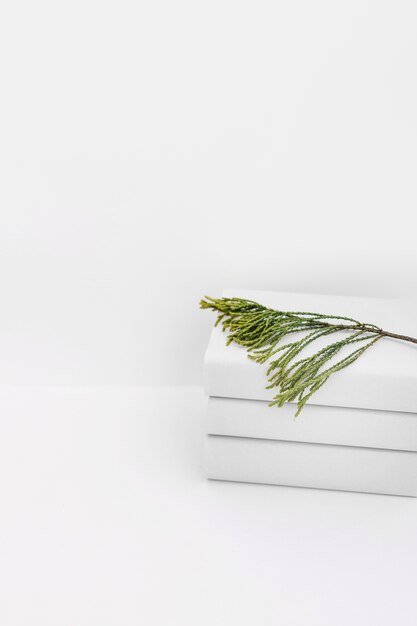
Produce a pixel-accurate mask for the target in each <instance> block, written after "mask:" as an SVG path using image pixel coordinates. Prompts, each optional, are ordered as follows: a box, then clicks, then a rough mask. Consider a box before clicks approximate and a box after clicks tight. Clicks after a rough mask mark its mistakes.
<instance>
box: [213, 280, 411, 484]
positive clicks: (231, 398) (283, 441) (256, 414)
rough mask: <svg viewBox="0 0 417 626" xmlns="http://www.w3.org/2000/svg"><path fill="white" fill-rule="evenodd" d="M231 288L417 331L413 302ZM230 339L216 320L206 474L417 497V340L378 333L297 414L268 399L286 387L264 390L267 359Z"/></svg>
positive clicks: (281, 305) (263, 299) (274, 304)
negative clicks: (376, 338)
mask: <svg viewBox="0 0 417 626" xmlns="http://www.w3.org/2000/svg"><path fill="white" fill-rule="evenodd" d="M223 296H225V297H229V298H232V297H239V298H246V299H248V300H254V301H256V302H258V303H260V304H263V305H264V306H267V307H270V308H274V309H278V310H281V311H311V312H315V313H325V314H329V315H341V316H346V317H351V318H354V319H357V320H359V321H361V322H364V323H372V324H376V325H377V326H379V327H381V328H384V330H387V331H390V332H394V333H400V334H404V335H409V336H412V337H417V305H416V303H415V302H412V301H410V302H407V301H401V300H382V299H371V298H348V297H339V296H321V295H320V296H318V295H306V294H294V293H275V292H262V291H247V290H242V289H234V290H231V289H228V290H226V291H225V292H224V293H223ZM213 321H214V319H213ZM345 332H346V331H345ZM226 339H227V334H226V333H223V332H222V329H221V326H217V327H215V328H214V329H213V332H212V334H211V337H210V341H209V345H208V348H207V351H206V354H205V362H204V379H205V389H206V393H207V395H208V396H209V399H208V409H207V415H206V441H205V463H204V466H205V473H206V476H207V477H208V478H211V479H217V480H231V481H244V482H251V483H266V484H275V485H287V486H297V487H312V488H321V489H337V490H346V491H361V492H369V493H381V494H393V495H403V496H417V344H413V343H409V342H404V341H401V340H397V339H392V338H385V337H384V338H382V339H380V340H379V341H378V342H377V343H376V344H374V345H373V346H372V347H371V348H369V350H367V351H366V352H365V353H364V354H362V355H361V356H360V358H359V359H358V360H357V361H355V362H354V363H353V364H351V365H349V366H348V367H347V368H346V369H344V370H341V371H340V372H337V373H335V374H334V375H332V376H331V377H330V378H329V380H328V381H327V382H326V383H325V384H324V385H323V387H321V388H320V390H319V391H317V392H316V393H315V394H314V395H313V396H312V397H311V398H310V400H309V402H308V404H306V406H305V407H304V409H303V410H302V411H301V413H300V415H299V416H298V417H296V418H295V417H294V415H295V413H296V409H297V406H296V404H292V403H287V404H285V405H284V406H283V407H281V408H278V407H276V406H274V407H269V406H268V402H269V401H271V400H272V398H273V396H274V395H275V393H276V392H277V391H278V390H277V389H269V390H267V389H266V385H267V375H266V370H267V368H268V364H265V365H259V364H258V363H256V362H255V361H253V360H251V359H249V358H248V355H247V351H246V349H245V348H243V347H242V346H239V345H237V344H234V343H232V344H230V345H229V346H227V345H226ZM283 342H284V343H285V342H286V340H285V339H284V340H283ZM323 343H324V344H325V343H328V341H327V342H326V341H324V342H323ZM319 348H320V346H318V345H316V346H315V348H314V349H315V351H316V350H317V349H319Z"/></svg>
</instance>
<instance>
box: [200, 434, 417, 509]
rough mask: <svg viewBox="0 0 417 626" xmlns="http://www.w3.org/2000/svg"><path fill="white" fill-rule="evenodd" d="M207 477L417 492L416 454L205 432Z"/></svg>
mask: <svg viewBox="0 0 417 626" xmlns="http://www.w3.org/2000/svg"><path fill="white" fill-rule="evenodd" d="M205 473H206V476H207V477H208V478H215V479H217V480H234V481H242V482H249V483H265V484H268V485H286V486H290V487H310V488H313V489H337V490H342V491H360V492H365V493H378V494H386V495H395V496H414V497H415V496H417V452H404V451H403V450H380V449H378V448H354V447H350V446H335V445H323V444H320V443H300V442H294V441H278V440H267V439H249V438H247V437H222V436H218V435H206V444H205Z"/></svg>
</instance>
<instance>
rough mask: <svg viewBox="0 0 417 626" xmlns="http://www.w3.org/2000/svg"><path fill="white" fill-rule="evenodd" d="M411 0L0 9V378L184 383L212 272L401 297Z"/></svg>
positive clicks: (204, 331)
mask: <svg viewBox="0 0 417 626" xmlns="http://www.w3.org/2000/svg"><path fill="white" fill-rule="evenodd" d="M416 18H417V13H416V8H415V3H414V2H411V1H410V2H402V1H395V2H394V1H390V2H381V1H378V2H377V1H375V2H369V1H366V0H358V1H350V2H334V1H331V0H329V1H328V2H323V1H318V2H302V1H294V2H282V1H279V2H277V1H271V2H265V1H263V0H257V1H256V2H244V1H243V2H242V1H239V2H237V1H230V0H221V1H219V2H217V1H216V0H214V1H212V2H195V1H194V2H193V1H189V2H185V1H184V0H177V1H176V2H167V1H165V2H164V1H158V0H155V1H152V2H151V1H145V2H143V1H135V2H126V1H123V0H119V1H118V2H114V1H113V2H106V1H101V2H98V1H97V0H82V1H79V2H78V1H77V0H74V1H73V2H65V3H64V2H54V1H50V2H45V1H43V0H40V1H39V2H25V1H20V2H19V1H13V2H12V1H9V0H3V2H2V4H1V14H0V63H1V99H0V109H1V115H0V154H1V157H0V161H1V162H0V172H1V185H0V206H1V214H0V255H1V256H0V286H1V291H0V294H1V306H0V383H2V384H13V385H14V384H27V383H30V384H41V385H45V384H50V383H52V384H63V385H67V384H70V385H71V384H74V385H78V384H81V385H89V384H157V383H163V384H177V383H181V384H184V383H191V384H195V383H200V381H201V356H202V352H203V349H204V346H205V343H206V341H207V337H208V332H209V327H210V325H211V322H212V317H211V316H210V314H208V313H203V312H201V313H200V311H199V310H198V308H197V303H198V300H199V298H200V297H201V296H202V295H204V294H206V293H208V294H213V295H217V294H219V293H220V291H221V289H222V288H223V287H225V286H230V287H235V286H236V287H247V288H260V289H277V290H281V289H282V290H287V291H307V292H319V293H339V294H346V295H369V296H372V295H376V296H392V295H393V296H396V295H411V294H412V292H413V290H414V285H415V279H416V267H417V264H416V260H417V247H416V246H415V220H414V215H415V206H416V199H417V187H416V179H415V173H416V167H417V150H416V145H417V118H416V110H417V83H416V55H417V39H416V36H415V25H416Z"/></svg>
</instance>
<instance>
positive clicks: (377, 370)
mask: <svg viewBox="0 0 417 626" xmlns="http://www.w3.org/2000/svg"><path fill="white" fill-rule="evenodd" d="M223 295H224V296H227V297H233V296H236V297H241V298H247V299H249V300H255V301H257V302H259V303H261V304H264V305H265V306H268V307H271V308H275V309H280V310H283V311H312V312H317V313H326V314H331V315H343V316H347V317H352V318H354V319H357V320H359V321H360V322H367V323H372V324H376V325H377V326H380V327H382V328H384V329H385V330H387V331H390V332H395V333H400V334H405V335H411V336H414V337H417V304H416V301H402V300H383V299H377V298H350V297H349V298H348V297H341V296H322V295H308V294H295V293H279V292H278V293H277V292H268V291H247V290H242V289H227V290H226V291H224V292H223ZM213 318H214V314H213ZM284 341H285V340H284ZM327 343H328V339H327V340H326V338H322V339H321V340H317V342H315V345H314V346H310V347H309V348H310V349H311V350H314V351H317V350H318V349H319V348H320V347H322V345H324V344H327ZM267 367H268V365H267V364H265V365H259V364H258V363H256V362H255V361H252V360H251V359H249V358H248V356H247V352H246V350H245V348H243V347H242V346H239V345H236V344H231V345H229V346H226V334H225V333H223V332H222V330H221V327H220V326H217V327H216V328H214V329H213V332H212V334H211V338H210V342H209V345H208V348H207V351H206V355H205V366H204V379H205V389H206V392H207V394H208V395H209V396H219V397H226V398H242V399H251V400H264V401H265V400H271V399H272V397H273V396H274V394H275V393H276V391H274V390H273V389H272V390H271V389H270V390H267V389H265V387H266V384H267V377H266V370H267ZM309 404H310V405H312V404H318V405H322V406H339V407H350V408H362V409H363V408H365V409H378V410H383V411H405V412H410V413H417V345H416V344H412V343H409V342H405V341H400V340H397V339H390V338H383V339H381V340H380V341H378V342H377V343H376V344H375V345H373V346H372V347H371V348H369V350H367V351H366V352H365V353H364V354H363V355H362V356H361V357H360V358H359V359H358V360H357V361H355V362H354V363H352V364H351V365H349V367H347V368H346V369H344V370H342V371H340V372H337V373H336V374H334V375H333V376H331V377H330V378H329V380H328V381H327V382H326V383H325V384H324V385H323V387H321V388H320V389H319V390H318V391H317V393H315V394H314V395H313V396H312V397H311V398H310V400H309Z"/></svg>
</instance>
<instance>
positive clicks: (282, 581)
mask: <svg viewBox="0 0 417 626" xmlns="http://www.w3.org/2000/svg"><path fill="white" fill-rule="evenodd" d="M205 409H206V399H205V398H204V396H203V393H202V391H201V389H198V388H184V389H173V388H171V389H153V390H152V389H151V390H142V391H141V390H135V389H127V388H126V389H106V390H100V389H78V390H73V391H69V390H67V391H62V390H29V389H20V390H19V389H15V390H4V389H3V390H0V507H1V509H0V596H1V602H0V623H1V624H2V625H3V624H4V625H5V626H6V625H7V626H28V624H29V625H30V626H137V625H138V624H146V625H147V626H156V625H157V626H166V625H167V624H170V625H173V626H195V624H199V625H201V626H213V624H218V625H219V626H243V625H245V626H246V625H247V626H253V624H262V626H276V625H277V624H285V625H288V626H305V625H306V624H309V625H310V624H317V626H334V625H335V624H338V626H352V624H355V625H356V626H369V624H378V626H392V625H393V624H401V626H415V623H416V621H417V602H416V595H415V589H416V563H417V534H416V525H417V501H416V500H414V499H411V498H399V497H385V496H371V495H363V494H353V493H341V492H339V493H338V492H331V491H318V490H309V489H292V488H285V487H282V488H276V487H267V486H262V485H245V484H237V483H225V482H214V481H206V480H205V479H204V478H203V477H202V474H201V469H200V461H201V443H202V424H203V414H204V411H205Z"/></svg>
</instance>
